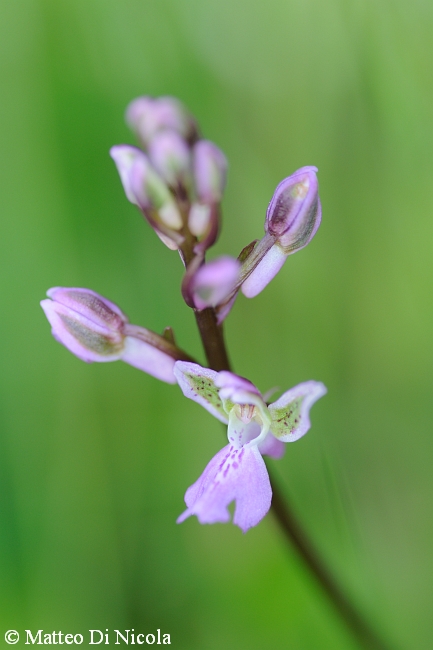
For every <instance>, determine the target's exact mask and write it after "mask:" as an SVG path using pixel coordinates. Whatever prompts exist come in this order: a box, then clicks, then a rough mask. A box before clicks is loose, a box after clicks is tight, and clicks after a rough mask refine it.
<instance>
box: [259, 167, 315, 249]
mask: <svg viewBox="0 0 433 650" xmlns="http://www.w3.org/2000/svg"><path fill="white" fill-rule="evenodd" d="M316 172H317V167H301V169H298V171H296V172H295V173H294V174H292V175H291V176H289V177H288V178H285V179H284V180H283V181H281V183H280V184H279V185H278V187H277V189H276V190H275V192H274V196H273V197H272V200H271V202H270V204H269V207H268V210H267V213H266V222H265V230H266V231H267V232H269V233H270V234H271V235H274V236H275V237H276V238H278V243H279V245H280V247H281V248H282V249H283V250H284V252H285V253H287V254H288V255H289V254H290V253H295V252H296V251H299V250H301V248H304V246H306V245H307V244H308V243H309V242H310V241H311V240H312V238H313V237H314V235H315V234H316V232H317V229H318V228H319V226H320V221H321V218H322V211H321V207H320V200H319V187H318V183H317V176H316Z"/></svg>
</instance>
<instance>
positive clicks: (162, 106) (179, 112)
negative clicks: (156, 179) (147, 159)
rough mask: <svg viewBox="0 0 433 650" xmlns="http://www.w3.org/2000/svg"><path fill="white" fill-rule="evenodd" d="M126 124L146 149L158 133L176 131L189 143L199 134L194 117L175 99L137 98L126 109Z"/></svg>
mask: <svg viewBox="0 0 433 650" xmlns="http://www.w3.org/2000/svg"><path fill="white" fill-rule="evenodd" d="M126 122H127V124H128V125H129V127H130V128H131V129H132V130H133V131H134V132H135V133H136V135H137V137H138V138H139V140H140V141H141V142H142V143H143V145H144V146H145V147H147V146H149V144H150V142H151V140H152V138H153V137H154V136H155V135H156V133H158V131H163V130H166V129H167V130H171V131H176V133H178V134H179V135H180V136H181V137H182V138H184V139H185V140H187V141H188V142H192V141H193V140H194V139H195V137H196V134H197V127H196V124H195V121H194V119H193V117H192V116H191V115H190V114H189V113H188V111H187V110H186V108H185V107H184V106H183V104H182V103H181V102H180V101H179V100H178V99H175V98H174V97H156V98H153V97H137V99H134V100H133V101H132V102H131V103H130V104H129V106H128V107H127V109H126Z"/></svg>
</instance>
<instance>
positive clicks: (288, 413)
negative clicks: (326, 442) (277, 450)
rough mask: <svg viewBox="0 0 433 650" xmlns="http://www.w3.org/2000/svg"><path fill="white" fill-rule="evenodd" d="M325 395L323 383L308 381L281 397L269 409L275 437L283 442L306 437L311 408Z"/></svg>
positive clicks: (309, 424)
mask: <svg viewBox="0 0 433 650" xmlns="http://www.w3.org/2000/svg"><path fill="white" fill-rule="evenodd" d="M325 393H326V388H325V386H324V385H323V384H322V383H320V382H318V381H306V382H304V383H303V384H298V386H295V387H294V388H291V389H290V390H288V391H287V392H286V393H284V394H283V395H281V397H280V398H279V399H278V400H277V401H276V402H274V403H273V404H271V405H270V406H269V407H268V409H269V413H270V415H271V419H272V423H271V432H272V433H273V434H274V436H275V437H276V438H278V439H279V440H282V441H283V442H294V441H295V440H298V439H299V438H301V437H302V436H303V435H305V434H306V433H307V431H308V429H309V428H310V426H311V423H310V418H309V411H310V407H311V406H312V405H313V404H314V402H316V401H317V400H318V399H319V398H320V397H322V396H323V395H325Z"/></svg>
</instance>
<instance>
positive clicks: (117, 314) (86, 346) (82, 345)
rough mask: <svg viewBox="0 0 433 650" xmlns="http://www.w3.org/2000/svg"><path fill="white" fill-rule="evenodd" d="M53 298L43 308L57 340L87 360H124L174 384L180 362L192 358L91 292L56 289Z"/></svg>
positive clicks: (52, 291)
mask: <svg viewBox="0 0 433 650" xmlns="http://www.w3.org/2000/svg"><path fill="white" fill-rule="evenodd" d="M47 295H48V296H49V298H51V300H42V301H41V307H42V309H43V310H44V312H45V315H46V317H47V318H48V321H49V322H50V324H51V327H52V330H51V331H52V334H53V336H54V338H55V339H57V341H59V342H60V343H62V344H63V345H64V346H65V347H66V348H68V350H69V351H70V352H72V354H74V355H75V356H76V357H78V358H79V359H82V360H83V361H87V362H88V363H91V362H92V361H99V362H104V361H117V360H118V359H121V360H122V361H125V362H126V363H128V364H130V365H131V366H135V367H136V368H139V369H140V370H143V371H144V372H147V373H148V374H150V375H152V376H153V377H156V378H157V379H161V380H162V381H165V382H167V383H169V384H174V383H175V381H176V380H175V377H174V374H173V368H174V364H175V362H176V360H178V359H187V358H189V357H188V355H186V354H185V353H184V352H182V350H179V348H177V347H176V345H175V344H174V343H172V342H170V341H168V340H167V339H165V338H164V337H162V336H159V335H158V334H155V333H154V332H151V331H150V330H147V329H145V328H143V327H139V326H138V325H130V324H129V322H128V319H127V317H126V316H125V314H124V313H123V312H122V311H121V310H120V309H119V308H118V307H117V305H115V304H114V303H112V302H110V301H109V300H107V299H106V298H103V297H102V296H100V295H99V294H97V293H95V292H94V291H91V290H90V289H76V288H65V287H54V288H53V289H50V290H49V291H48V292H47Z"/></svg>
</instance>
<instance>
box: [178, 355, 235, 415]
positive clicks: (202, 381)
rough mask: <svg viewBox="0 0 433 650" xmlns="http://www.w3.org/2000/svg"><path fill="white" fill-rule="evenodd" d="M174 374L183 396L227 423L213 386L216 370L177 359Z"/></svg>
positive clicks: (216, 391)
mask: <svg viewBox="0 0 433 650" xmlns="http://www.w3.org/2000/svg"><path fill="white" fill-rule="evenodd" d="M174 374H175V377H176V379H177V382H178V384H179V386H180V388H181V390H182V392H183V394H184V395H185V397H188V398H189V399H192V400H193V401H194V402H197V403H198V404H201V406H204V408H205V409H206V410H207V411H209V413H211V414H212V415H213V416H215V417H216V418H217V419H218V420H220V421H221V422H224V424H227V422H228V416H227V413H226V412H225V411H224V407H223V404H222V401H221V399H220V397H219V394H218V390H217V388H216V386H215V379H216V376H217V375H218V373H217V372H215V371H214V370H210V369H209V368H202V366H199V365H198V363H190V362H189V361H177V362H176V363H175V365H174Z"/></svg>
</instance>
